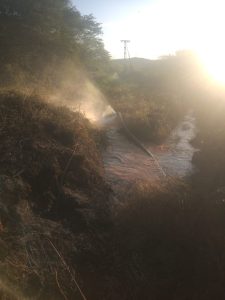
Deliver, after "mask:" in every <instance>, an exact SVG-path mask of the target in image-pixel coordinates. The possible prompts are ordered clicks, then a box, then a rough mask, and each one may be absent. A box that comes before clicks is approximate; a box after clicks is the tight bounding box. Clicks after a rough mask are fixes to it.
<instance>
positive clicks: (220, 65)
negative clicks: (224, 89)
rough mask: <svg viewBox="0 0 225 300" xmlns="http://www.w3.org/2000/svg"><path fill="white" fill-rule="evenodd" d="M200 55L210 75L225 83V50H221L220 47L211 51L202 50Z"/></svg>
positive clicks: (211, 77)
mask: <svg viewBox="0 0 225 300" xmlns="http://www.w3.org/2000/svg"><path fill="white" fill-rule="evenodd" d="M199 56H200V59H201V62H202V65H203V67H204V69H205V71H206V73H207V75H208V77H209V78H210V79H211V80H213V81H216V82H218V83H219V84H222V85H225V52H222V51H220V48H219V47H218V48H216V49H211V50H210V51H209V50H208V51H207V50H206V51H202V52H200V53H199Z"/></svg>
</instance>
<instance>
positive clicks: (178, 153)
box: [150, 113, 196, 177]
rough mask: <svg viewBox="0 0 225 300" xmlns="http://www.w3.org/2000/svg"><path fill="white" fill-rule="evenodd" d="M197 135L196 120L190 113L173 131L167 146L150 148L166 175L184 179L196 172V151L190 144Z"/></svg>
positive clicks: (166, 143)
mask: <svg viewBox="0 0 225 300" xmlns="http://www.w3.org/2000/svg"><path fill="white" fill-rule="evenodd" d="M195 135H196V127H195V118H194V116H193V114H192V113H189V114H188V115H187V116H186V117H185V118H184V120H183V122H182V123H181V124H180V125H179V126H178V127H177V128H175V129H174V130H173V132H172V133H171V135H170V137H169V138H168V140H167V141H166V142H165V145H161V148H160V147H150V149H151V151H152V152H153V153H154V155H155V156H156V157H157V159H158V161H159V163H160V165H161V166H162V168H163V169H164V170H165V172H166V174H168V175H171V176H174V175H177V176H180V177H184V176H186V175H189V174H191V173H192V172H193V171H194V167H193V164H192V157H193V154H194V152H195V151H196V149H195V148H194V147H193V146H192V145H191V143H190V142H191V140H192V139H193V138H194V137H195ZM163 148H164V149H165V150H164V149H163Z"/></svg>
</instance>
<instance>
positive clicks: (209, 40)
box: [74, 0, 225, 82]
mask: <svg viewBox="0 0 225 300" xmlns="http://www.w3.org/2000/svg"><path fill="white" fill-rule="evenodd" d="M74 4H75V6H76V7H77V8H78V9H79V10H80V11H81V12H82V13H84V14H90V13H92V14H93V15H94V16H95V17H96V19H97V21H99V22H101V23H102V28H103V33H104V35H103V40H104V43H105V47H106V49H107V50H108V51H109V52H110V54H111V56H112V58H121V57H122V55H123V49H122V45H121V42H120V40H121V39H130V40H131V44H130V45H129V50H130V55H131V57H144V58H151V59H155V58H157V57H159V56H162V55H168V54H174V53H175V52H176V51H177V50H181V49H191V50H193V51H195V52H196V53H197V54H198V55H199V56H200V58H201V60H202V61H203V63H204V65H205V67H206V69H207V71H208V72H209V73H210V74H211V75H212V77H214V78H215V79H217V80H219V81H222V82H225V71H224V70H225V59H224V53H225V44H224V42H223V39H222V37H223V29H224V27H225V19H224V18H223V11H224V3H223V1H221V0H215V1H211V0H208V1H207V0H206V1H204V0H198V1H194V0H189V1H187V0H171V1H166V0H161V1H160V0H156V1H146V0H143V1H137V0H133V1H123V2H121V1H118V0H117V1H112V2H107V3H106V2H103V1H101V0H99V1H83V0H82V1H81V0H78V1H74Z"/></svg>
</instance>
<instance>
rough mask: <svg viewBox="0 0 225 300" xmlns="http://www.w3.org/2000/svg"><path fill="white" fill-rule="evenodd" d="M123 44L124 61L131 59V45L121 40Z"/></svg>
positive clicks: (127, 41)
mask: <svg viewBox="0 0 225 300" xmlns="http://www.w3.org/2000/svg"><path fill="white" fill-rule="evenodd" d="M121 43H123V44H124V60H126V59H127V58H130V54H129V50H128V43H130V41H129V40H121Z"/></svg>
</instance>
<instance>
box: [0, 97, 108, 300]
mask: <svg viewBox="0 0 225 300" xmlns="http://www.w3.org/2000/svg"><path fill="white" fill-rule="evenodd" d="M100 139H101V133H100V132H99V131H97V130H96V129H93V127H92V126H91V125H90V123H89V122H88V120H87V119H85V118H84V117H83V116H82V115H81V114H80V113H74V112H71V111H70V110H68V109H66V108H65V107H55V106H53V105H51V104H47V103H45V102H43V101H42V100H41V99H39V98H38V97H36V96H30V97H27V96H25V95H21V94H17V93H13V92H9V93H4V94H1V95H0V140H1V144H0V166H1V168H0V244H1V246H0V247H1V250H0V277H1V278H0V279H1V282H2V284H1V288H0V290H2V291H1V293H2V295H5V297H6V295H8V290H10V294H14V296H15V297H19V295H22V297H24V298H26V297H27V298H29V299H30V298H32V297H33V296H34V295H37V294H38V295H39V296H38V297H39V299H62V297H63V294H65V295H66V296H67V297H68V298H69V299H75V298H76V299H82V297H81V298H79V297H80V296H81V295H80V292H79V290H78V289H77V287H76V282H75V281H76V280H77V279H76V280H75V279H74V267H75V265H76V263H75V261H74V260H75V259H76V253H77V251H78V248H79V245H82V239H85V237H84V235H83V232H84V231H85V230H86V229H87V227H88V230H89V231H90V230H93V229H94V228H96V227H99V226H102V224H105V223H106V222H108V221H106V215H107V204H108V200H107V199H108V195H109V188H108V186H107V185H106V184H105V182H104V179H103V166H102V162H101V158H100V154H99V150H98V146H97V145H98V143H99V140H100ZM99 216H101V217H99ZM75 242H76V243H75ZM75 244H76V246H75ZM68 266H69V267H68ZM78 277H79V276H78ZM76 278H77V277H76ZM78 281H79V280H78ZM12 287H13V289H12ZM10 297H11V296H9V299H11V298H12V297H11V298H10ZM64 298H65V297H64ZM7 299H8V298H7Z"/></svg>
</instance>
